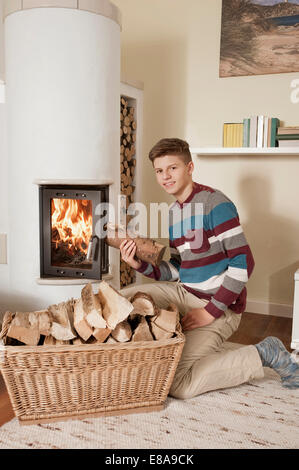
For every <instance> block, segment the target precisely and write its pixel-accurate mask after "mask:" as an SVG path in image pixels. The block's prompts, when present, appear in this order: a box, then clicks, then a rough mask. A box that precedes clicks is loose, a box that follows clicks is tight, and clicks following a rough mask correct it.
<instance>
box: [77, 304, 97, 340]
mask: <svg viewBox="0 0 299 470" xmlns="http://www.w3.org/2000/svg"><path fill="white" fill-rule="evenodd" d="M74 328H75V330H76V331H77V333H78V334H79V335H80V336H81V338H82V339H83V340H84V341H87V340H88V338H90V337H91V335H92V333H93V329H92V327H91V326H90V325H89V323H88V322H87V320H86V318H85V311H84V308H83V302H82V298H81V297H80V299H77V300H76V302H75V305H74Z"/></svg>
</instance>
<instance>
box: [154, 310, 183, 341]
mask: <svg viewBox="0 0 299 470" xmlns="http://www.w3.org/2000/svg"><path fill="white" fill-rule="evenodd" d="M178 321H179V311H178V308H177V306H176V305H175V304H173V303H171V304H169V306H168V307H167V310H164V309H159V313H158V314H157V315H155V316H154V317H151V318H150V322H151V331H152V333H153V335H154V337H155V339H157V340H159V339H162V338H172V336H173V334H174V333H175V330H176V325H177V322H178Z"/></svg>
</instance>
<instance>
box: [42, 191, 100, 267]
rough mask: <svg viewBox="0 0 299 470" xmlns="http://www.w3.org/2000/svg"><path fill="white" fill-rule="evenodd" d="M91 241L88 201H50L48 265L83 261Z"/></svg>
mask: <svg viewBox="0 0 299 470" xmlns="http://www.w3.org/2000/svg"><path fill="white" fill-rule="evenodd" d="M91 239H92V201H90V200H80V199H51V264H52V265H53V266H67V265H69V266H76V265H81V264H82V263H84V262H85V263H86V265H85V268H86V269H88V267H89V268H90V267H91V265H92V262H90V261H89V262H88V260H87V252H88V246H89V243H90V242H91Z"/></svg>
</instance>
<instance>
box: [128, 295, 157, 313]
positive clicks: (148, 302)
mask: <svg viewBox="0 0 299 470" xmlns="http://www.w3.org/2000/svg"><path fill="white" fill-rule="evenodd" d="M129 300H130V302H131V304H132V305H133V307H134V310H133V311H132V312H131V313H130V318H132V316H134V315H143V316H146V315H149V316H154V315H157V314H158V313H159V309H158V308H157V307H156V305H155V302H154V300H153V298H152V296H151V295H149V294H146V293H145V292H136V294H135V295H134V296H133V297H131V298H130V299H129Z"/></svg>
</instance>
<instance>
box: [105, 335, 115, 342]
mask: <svg viewBox="0 0 299 470" xmlns="http://www.w3.org/2000/svg"><path fill="white" fill-rule="evenodd" d="M106 343H117V341H116V339H114V338H112V336H109V338H108V339H107V341H106Z"/></svg>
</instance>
